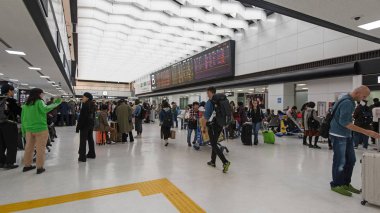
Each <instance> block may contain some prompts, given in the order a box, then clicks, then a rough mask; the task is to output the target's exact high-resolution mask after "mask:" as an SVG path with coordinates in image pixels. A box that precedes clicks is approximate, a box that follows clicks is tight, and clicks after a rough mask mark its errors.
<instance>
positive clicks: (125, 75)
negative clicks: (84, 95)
mask: <svg viewBox="0 0 380 213" xmlns="http://www.w3.org/2000/svg"><path fill="white" fill-rule="evenodd" d="M177 2H179V3H180V4H178V3H177ZM177 2H174V1H173V0H112V1H111V0H97V1H93V0H81V1H78V19H79V21H78V26H77V31H78V33H79V36H78V38H79V42H78V47H79V55H78V57H79V60H80V61H81V63H80V64H79V69H80V70H81V72H79V76H78V78H79V79H87V80H104V76H102V73H104V70H107V80H109V81H127V82H129V81H133V80H135V79H136V78H137V77H139V76H142V75H145V74H148V73H151V72H154V71H157V70H159V69H162V68H164V67H166V66H169V65H170V64H173V63H175V62H178V61H179V60H181V59H185V58H187V57H190V56H192V55H194V54H197V53H199V52H201V51H203V50H205V49H207V48H209V47H211V46H214V45H215V44H218V43H221V42H223V41H225V40H226V39H227V40H228V39H231V38H234V37H235V32H234V30H235V29H239V31H244V29H247V28H248V20H253V19H265V13H264V11H263V10H261V9H257V8H246V7H244V6H243V5H241V3H240V2H235V1H232V2H230V1H228V2H227V1H221V0H204V1H203V0H202V1H187V0H177ZM181 4H182V5H181ZM201 7H203V8H207V10H208V11H209V12H207V11H205V10H203V9H202V8H201ZM226 15H230V16H226ZM231 16H232V17H231Z"/></svg>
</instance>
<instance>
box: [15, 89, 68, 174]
mask: <svg viewBox="0 0 380 213" xmlns="http://www.w3.org/2000/svg"><path fill="white" fill-rule="evenodd" d="M42 95H43V91H42V89H39V88H34V89H32V90H31V91H30V94H29V97H28V99H27V101H26V103H25V105H24V106H23V107H22V112H21V130H22V134H23V136H24V137H25V138H26V146H25V153H24V169H23V172H27V171H30V170H33V169H35V168H36V166H37V174H41V173H43V172H45V168H44V163H45V149H46V143H47V140H48V136H49V132H48V126H47V113H48V112H50V111H52V110H53V109H55V108H56V107H57V106H59V105H60V104H61V102H62V100H61V99H60V98H57V99H56V100H55V101H54V103H53V104H50V105H48V106H47V105H46V104H45V102H44V101H43V99H42ZM34 149H36V152H37V159H36V166H33V165H32V162H33V153H34Z"/></svg>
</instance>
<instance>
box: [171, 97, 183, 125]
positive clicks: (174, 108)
mask: <svg viewBox="0 0 380 213" xmlns="http://www.w3.org/2000/svg"><path fill="white" fill-rule="evenodd" d="M180 113H181V110H180V109H179V107H178V106H177V104H176V103H175V102H172V115H173V125H172V128H174V127H175V128H178V115H179V114H180ZM174 124H175V126H174Z"/></svg>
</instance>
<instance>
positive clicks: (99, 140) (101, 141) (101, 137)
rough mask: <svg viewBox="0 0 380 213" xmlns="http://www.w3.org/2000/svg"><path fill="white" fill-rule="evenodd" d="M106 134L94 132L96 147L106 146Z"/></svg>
mask: <svg viewBox="0 0 380 213" xmlns="http://www.w3.org/2000/svg"><path fill="white" fill-rule="evenodd" d="M106 134H107V133H106V132H101V131H96V144H97V145H99V146H100V145H106V138H107V136H106Z"/></svg>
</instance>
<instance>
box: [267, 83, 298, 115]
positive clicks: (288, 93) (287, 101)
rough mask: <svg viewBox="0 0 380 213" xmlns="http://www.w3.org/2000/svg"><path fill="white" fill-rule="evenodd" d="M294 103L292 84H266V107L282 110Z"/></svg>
mask: <svg viewBox="0 0 380 213" xmlns="http://www.w3.org/2000/svg"><path fill="white" fill-rule="evenodd" d="M293 105H294V84H293V83H287V84H284V83H282V84H272V85H269V86H268V108H269V109H273V110H275V111H277V110H284V109H285V108H286V107H287V106H289V107H292V106H293Z"/></svg>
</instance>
